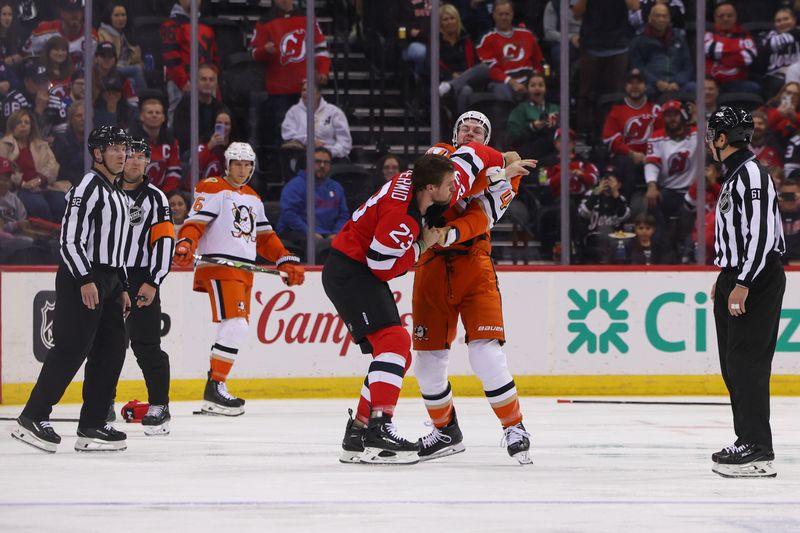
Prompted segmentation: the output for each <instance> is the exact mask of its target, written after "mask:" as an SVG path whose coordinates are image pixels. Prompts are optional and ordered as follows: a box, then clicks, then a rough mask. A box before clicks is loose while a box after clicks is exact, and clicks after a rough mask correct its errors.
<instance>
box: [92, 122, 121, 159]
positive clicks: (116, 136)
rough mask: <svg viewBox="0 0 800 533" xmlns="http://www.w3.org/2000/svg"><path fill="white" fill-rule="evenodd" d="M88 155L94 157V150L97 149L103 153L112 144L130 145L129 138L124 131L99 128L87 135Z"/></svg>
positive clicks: (112, 127)
mask: <svg viewBox="0 0 800 533" xmlns="http://www.w3.org/2000/svg"><path fill="white" fill-rule="evenodd" d="M88 144H89V153H90V154H92V157H94V149H95V148H99V149H100V152H101V153H102V152H105V151H106V148H107V147H109V146H111V145H112V144H124V145H125V146H126V147H128V146H129V144H130V138H129V137H128V134H127V133H125V130H124V129H122V128H117V127H115V126H100V127H99V128H95V129H93V130H92V132H91V133H90V134H89V143H88Z"/></svg>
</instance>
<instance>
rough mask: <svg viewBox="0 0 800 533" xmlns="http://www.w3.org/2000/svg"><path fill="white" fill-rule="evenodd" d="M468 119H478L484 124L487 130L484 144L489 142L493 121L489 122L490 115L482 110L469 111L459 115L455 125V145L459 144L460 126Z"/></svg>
mask: <svg viewBox="0 0 800 533" xmlns="http://www.w3.org/2000/svg"><path fill="white" fill-rule="evenodd" d="M467 120H477V121H478V122H479V123H480V125H481V126H483V129H484V131H486V137H485V138H484V139H483V144H489V139H490V138H491V137H492V123H491V122H489V117H487V116H486V115H484V114H483V113H481V112H480V111H467V112H465V113H463V114H462V115H461V116H460V117H458V120H456V124H455V126H453V146H456V145H457V144H458V128H460V127H461V125H462V124H463V123H464V122H466V121H467Z"/></svg>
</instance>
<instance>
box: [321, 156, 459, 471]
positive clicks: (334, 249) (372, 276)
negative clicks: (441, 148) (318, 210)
mask: <svg viewBox="0 0 800 533" xmlns="http://www.w3.org/2000/svg"><path fill="white" fill-rule="evenodd" d="M456 195H457V190H456V181H455V176H454V168H453V163H452V162H451V161H450V160H449V159H447V158H446V157H443V156H439V155H425V156H422V157H420V158H419V159H417V161H416V162H415V164H414V170H413V172H412V171H407V172H403V173H401V174H398V175H396V176H395V177H394V178H393V179H392V180H391V181H388V182H386V184H385V185H384V186H383V187H382V188H381V189H380V190H379V191H378V192H377V193H375V194H374V195H373V196H372V197H371V198H370V199H369V200H367V202H366V203H364V205H362V206H361V207H359V208H358V209H356V210H355V212H354V213H353V216H352V218H351V219H350V220H349V221H348V222H347V224H345V225H344V227H343V228H342V230H341V231H340V232H339V234H338V235H337V236H336V238H335V239H334V240H333V243H332V246H331V253H330V256H329V257H328V260H327V261H326V263H325V267H324V268H323V269H322V285H323V287H324V288H325V293H326V294H327V295H328V298H330V300H331V302H333V305H334V306H335V307H336V310H337V311H338V312H339V315H340V316H341V318H342V320H344V322H345V324H346V325H347V328H348V330H349V331H350V334H351V335H352V336H353V339H354V340H355V342H356V343H358V344H359V345H360V346H361V351H362V352H364V353H366V354H372V357H373V361H372V364H371V365H370V367H369V373H368V374H367V377H366V378H365V380H364V388H365V390H364V391H362V395H363V396H366V401H367V402H369V404H367V408H368V412H367V413H366V417H362V416H359V417H358V419H357V420H356V421H355V422H354V423H355V424H356V425H357V428H358V431H357V433H358V437H359V438H360V437H361V436H362V433H363V441H362V442H359V443H356V445H355V446H354V448H355V449H354V450H346V449H345V450H344V451H343V452H342V455H341V456H340V460H341V461H342V462H359V461H361V462H367V463H392V464H413V463H417V462H419V458H418V456H417V452H418V451H419V447H418V445H417V444H416V443H412V442H409V441H407V440H406V439H404V438H402V437H401V436H400V435H399V434H398V432H397V429H396V428H395V426H394V424H393V423H392V415H393V414H394V408H395V405H396V404H397V399H398V397H399V396H400V388H401V387H402V385H403V376H405V373H406V371H407V370H408V368H409V366H410V365H411V337H410V336H409V334H408V332H407V331H406V329H405V328H404V327H403V326H402V323H401V322H400V314H399V312H398V310H397V305H396V304H395V301H394V297H393V295H392V291H391V289H390V288H389V285H388V283H387V281H389V280H390V279H392V278H395V277H397V276H400V275H402V274H405V273H406V272H408V271H409V270H410V269H411V267H413V266H414V263H416V261H417V259H418V258H419V256H420V255H421V254H422V253H423V252H424V251H425V250H426V249H427V248H428V247H430V246H431V245H432V244H434V243H435V242H437V241H438V240H439V234H440V230H438V229H435V228H430V227H428V226H426V224H425V221H426V220H427V217H428V216H430V214H431V212H432V211H436V212H439V213H440V212H441V211H442V210H443V209H446V208H447V207H448V206H449V205H450V202H451V199H452V198H453V197H454V196H456ZM360 407H361V405H360ZM369 407H371V409H369ZM350 425H351V423H350V422H348V431H349V429H350ZM364 426H366V430H364V431H363V432H362V428H364ZM362 445H363V448H362Z"/></svg>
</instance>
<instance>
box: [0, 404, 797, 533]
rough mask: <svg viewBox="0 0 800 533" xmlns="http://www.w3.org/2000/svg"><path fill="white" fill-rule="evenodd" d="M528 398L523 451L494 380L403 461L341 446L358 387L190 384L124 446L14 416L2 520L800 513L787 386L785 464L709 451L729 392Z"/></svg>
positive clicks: (177, 522)
mask: <svg viewBox="0 0 800 533" xmlns="http://www.w3.org/2000/svg"><path fill="white" fill-rule="evenodd" d="M234 392H235V391H234ZM662 400H670V401H673V400H678V401H723V400H721V399H720V398H707V399H704V398H682V399H681V398H677V399H676V398H663V399H662ZM521 401H522V406H523V412H524V414H525V424H526V426H527V428H528V429H529V430H530V431H531V432H532V434H533V457H534V464H533V465H532V466H526V467H523V466H519V465H518V464H516V462H515V461H513V460H512V459H511V458H509V457H508V455H507V454H506V451H505V449H504V448H501V447H500V446H499V444H500V439H501V431H500V429H499V426H498V423H497V421H496V419H495V418H494V415H493V414H492V412H491V410H490V409H489V407H488V405H487V403H486V401H485V400H483V399H480V398H456V408H457V410H458V415H459V420H460V423H461V427H462V430H463V432H464V435H465V441H464V442H465V445H466V448H467V450H466V452H465V453H462V454H459V455H455V456H451V457H448V458H444V459H441V460H438V461H432V462H428V463H421V464H418V465H414V466H405V467H400V466H390V467H381V466H361V465H343V464H340V463H339V462H338V461H337V454H338V450H339V444H340V442H341V438H342V435H343V433H344V426H345V422H346V418H347V417H346V409H347V407H350V406H351V405H352V404H353V402H351V401H346V400H283V401H267V400H265V401H248V402H247V405H246V411H247V412H246V414H245V415H244V416H242V417H239V418H222V417H219V418H218V417H207V416H193V415H192V411H193V410H194V409H197V408H198V407H199V403H197V402H186V403H177V402H176V403H173V405H172V412H173V420H172V434H171V435H169V436H167V437H146V436H145V435H144V434H143V432H142V428H141V426H140V425H138V424H125V423H117V424H116V425H117V427H118V428H119V429H122V430H125V431H127V432H128V450H127V451H125V452H121V453H110V454H86V453H83V454H79V453H77V452H75V451H74V450H73V445H74V442H75V429H76V427H75V426H76V424H74V423H66V422H60V423H55V424H54V427H55V428H56V430H57V431H58V432H59V433H60V434H61V436H62V437H63V441H62V443H61V446H60V447H59V450H58V453H56V454H55V455H47V454H44V453H41V452H38V451H36V450H34V449H33V448H30V447H28V446H25V445H23V444H21V443H19V442H17V441H15V440H12V439H11V437H10V436H9V434H10V432H11V430H12V429H13V428H14V427H15V423H14V422H11V421H4V422H0V531H2V532H18V531H36V532H39V531H59V532H69V531H81V532H85V531H120V532H121V531H137V532H145V531H173V532H175V531H177V532H179V533H184V532H187V533H188V532H189V531H191V532H195V531H220V532H222V531H237V532H241V531H312V532H314V531H325V532H326V533H328V532H340V531H341V532H347V533H355V532H361V531H363V532H367V533H372V532H379V531H402V532H409V533H410V532H429V531H435V532H437V533H444V532H450V531H456V532H467V531H486V532H505V531H548V532H549V531H557V532H567V531H570V532H572V531H576V532H583V531H591V532H601V531H613V532H623V531H624V532H627V531H635V532H640V531H647V532H654V531H670V532H679V533H686V532H690V531H692V532H693V531H702V532H711V531H724V532H737V531H748V532H751V531H769V532H782V531H800V424H798V417H797V412H798V408H800V398H773V401H772V408H773V409H772V427H773V432H774V440H775V452H776V455H777V459H776V461H775V463H774V464H775V467H776V469H777V471H778V477H777V478H776V479H723V478H720V477H718V476H717V475H715V474H714V473H712V472H711V460H710V454H711V452H713V451H716V450H718V449H719V448H721V447H722V446H724V445H728V444H731V443H732V442H733V439H734V436H733V431H732V422H731V414H730V408H729V407H720V406H638V405H574V404H573V405H564V404H557V403H556V401H555V399H554V398H523V399H522V400H521ZM117 408H118V409H119V404H118V406H117ZM18 412H19V407H13V406H4V407H0V416H16V414H17V413H18ZM77 412H78V406H76V405H65V406H58V407H56V410H55V412H54V413H53V416H54V417H73V416H75V415H76V414H77ZM425 419H426V416H425V410H424V408H423V407H422V404H421V401H420V400H418V399H403V400H401V402H400V406H399V407H398V413H397V415H396V417H395V421H396V422H397V423H398V426H399V429H400V432H401V433H402V434H404V435H405V436H407V437H409V438H411V437H413V438H417V437H419V436H421V435H422V434H423V433H426V432H427V428H426V427H424V426H423V425H422V422H423V421H424V420H425Z"/></svg>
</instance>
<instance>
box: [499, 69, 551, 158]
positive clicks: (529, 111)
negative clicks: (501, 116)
mask: <svg viewBox="0 0 800 533" xmlns="http://www.w3.org/2000/svg"><path fill="white" fill-rule="evenodd" d="M525 86H526V88H527V90H528V100H527V101H525V102H522V103H521V104H519V105H518V106H517V107H515V108H514V110H513V111H511V114H510V115H509V116H508V134H509V137H510V142H511V146H512V147H513V148H514V149H515V150H517V151H518V152H522V153H525V154H526V155H527V156H529V157H532V158H533V159H541V158H542V157H544V156H546V155H548V154H551V153H553V151H554V150H555V148H554V147H553V134H554V133H555V130H556V128H557V127H558V113H559V107H558V104H554V103H552V102H548V101H547V100H546V99H545V96H546V93H547V87H546V85H545V79H544V76H543V75H542V74H541V73H539V72H534V73H533V74H531V76H530V78H528V81H527V83H526V84H525Z"/></svg>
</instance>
